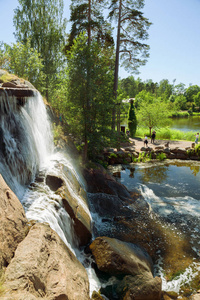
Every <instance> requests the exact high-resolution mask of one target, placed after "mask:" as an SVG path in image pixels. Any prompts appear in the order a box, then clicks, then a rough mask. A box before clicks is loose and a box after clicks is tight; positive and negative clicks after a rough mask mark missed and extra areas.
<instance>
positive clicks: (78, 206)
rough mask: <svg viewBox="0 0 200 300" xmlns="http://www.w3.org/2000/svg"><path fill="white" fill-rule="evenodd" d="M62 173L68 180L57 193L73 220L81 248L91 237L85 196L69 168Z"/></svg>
mask: <svg viewBox="0 0 200 300" xmlns="http://www.w3.org/2000/svg"><path fill="white" fill-rule="evenodd" d="M62 172H63V174H65V178H68V180H69V182H68V183H67V182H64V183H63V186H62V187H61V188H60V189H58V191H57V193H58V194H59V195H60V196H61V197H62V201H63V206H64V208H65V210H66V211H67V213H68V214H69V215H70V217H71V219H72V220H73V227H74V231H75V233H76V235H77V238H78V244H79V246H83V245H86V244H88V243H89V241H90V239H91V237H92V228H91V216H90V211H89V207H88V199H87V194H86V191H85V190H84V188H83V187H82V186H81V184H80V183H79V181H78V180H77V178H76V176H75V175H74V174H73V173H72V172H71V171H70V169H69V168H67V167H63V170H62Z"/></svg>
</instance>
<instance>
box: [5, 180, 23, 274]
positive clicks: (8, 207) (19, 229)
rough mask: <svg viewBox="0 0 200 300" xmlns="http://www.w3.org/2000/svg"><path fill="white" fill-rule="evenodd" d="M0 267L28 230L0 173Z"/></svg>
mask: <svg viewBox="0 0 200 300" xmlns="http://www.w3.org/2000/svg"><path fill="white" fill-rule="evenodd" d="M0 232H1V234H0V268H2V267H3V266H7V265H8V264H9V263H10V261H11V259H12V257H13V256H14V252H15V250H16V248H17V246H18V244H19V243H20V242H21V241H22V240H23V239H24V238H25V236H26V234H27V232H28V220H27V219H26V216H25V212H24V209H23V207H22V205H21V203H20V201H19V200H18V198H17V196H16V195H15V194H14V193H13V192H12V191H11V189H10V188H9V187H8V186H7V184H6V183H5V181H4V179H3V177H2V176H1V175H0Z"/></svg>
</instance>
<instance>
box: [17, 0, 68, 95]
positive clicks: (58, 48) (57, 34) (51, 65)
mask: <svg viewBox="0 0 200 300" xmlns="http://www.w3.org/2000/svg"><path fill="white" fill-rule="evenodd" d="M18 1H19V6H18V7H17V8H16V9H15V11H14V25H15V28H16V32H15V37H16V39H17V42H21V43H23V44H26V43H27V41H28V40H30V45H31V48H33V49H36V50H37V52H38V53H40V55H41V58H42V60H43V65H44V70H43V71H44V73H45V74H46V97H47V99H48V98H49V91H50V90H51V85H52V82H53V81H54V80H55V79H56V76H57V72H58V70H59V69H60V68H61V67H62V65H63V60H62V49H63V45H64V37H65V29H66V21H65V19H63V0H18Z"/></svg>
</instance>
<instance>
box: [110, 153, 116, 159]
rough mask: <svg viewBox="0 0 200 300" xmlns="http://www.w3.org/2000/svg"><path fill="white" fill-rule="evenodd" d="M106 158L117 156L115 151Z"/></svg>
mask: <svg viewBox="0 0 200 300" xmlns="http://www.w3.org/2000/svg"><path fill="white" fill-rule="evenodd" d="M108 158H117V154H116V153H110V155H109V156H108Z"/></svg>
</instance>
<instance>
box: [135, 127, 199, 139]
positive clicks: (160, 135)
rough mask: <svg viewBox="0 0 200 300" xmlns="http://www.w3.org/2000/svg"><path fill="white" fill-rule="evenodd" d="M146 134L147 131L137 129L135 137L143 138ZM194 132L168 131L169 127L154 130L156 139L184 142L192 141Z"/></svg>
mask: <svg viewBox="0 0 200 300" xmlns="http://www.w3.org/2000/svg"><path fill="white" fill-rule="evenodd" d="M146 134H147V129H145V128H143V127H137V131H136V136H138V137H142V138H143V137H144V136H145V135H146ZM194 134H195V133H194V132H193V131H187V132H183V131H181V130H174V129H170V128H169V127H163V128H159V129H158V130H156V139H160V140H185V141H193V140H194Z"/></svg>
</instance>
